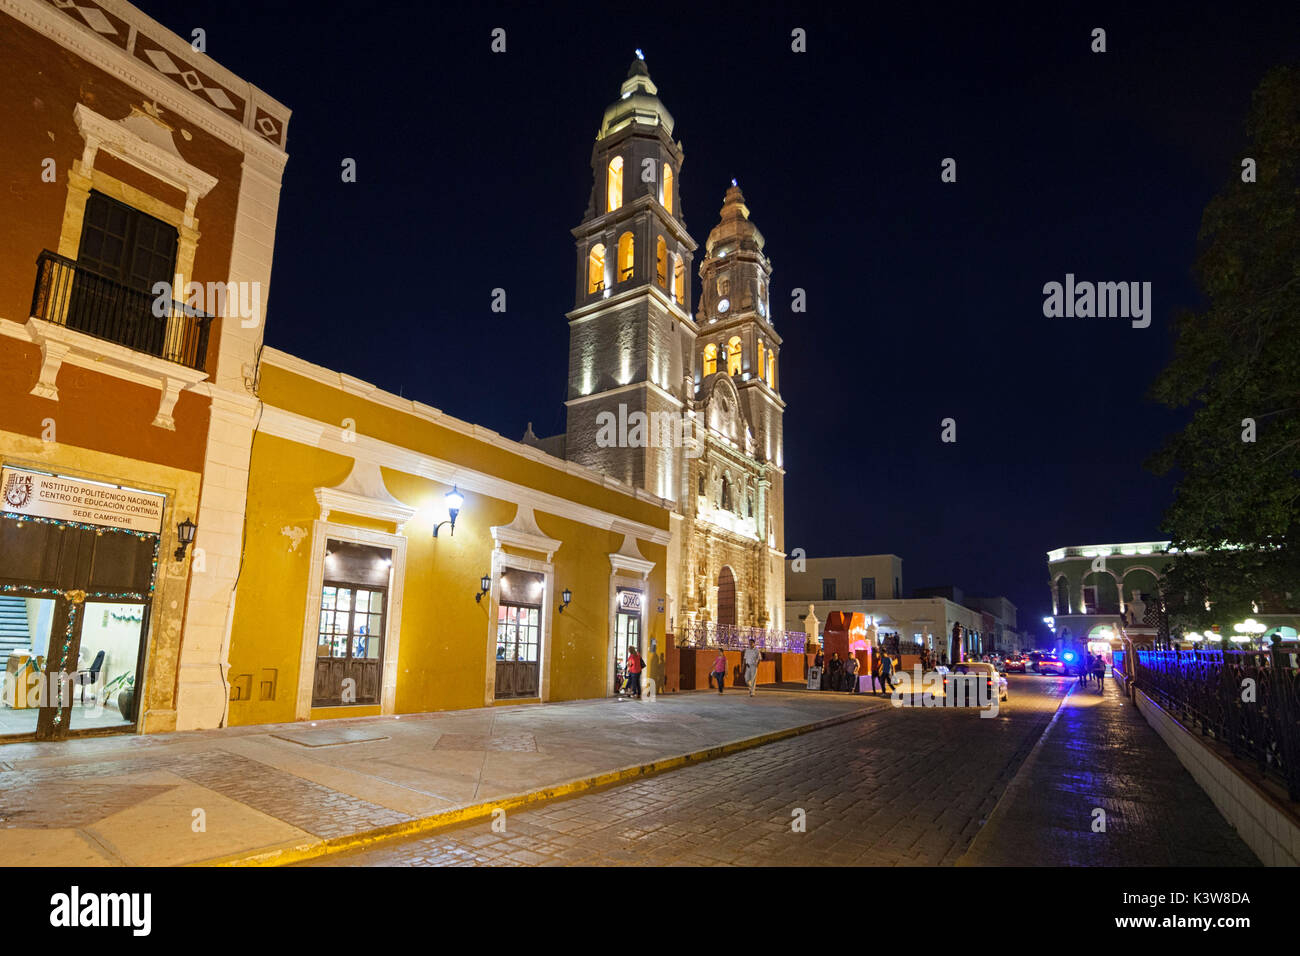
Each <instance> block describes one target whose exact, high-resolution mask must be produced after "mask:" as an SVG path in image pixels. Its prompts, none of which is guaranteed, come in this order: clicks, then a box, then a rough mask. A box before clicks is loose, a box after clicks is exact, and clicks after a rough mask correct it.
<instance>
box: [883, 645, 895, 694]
mask: <svg viewBox="0 0 1300 956" xmlns="http://www.w3.org/2000/svg"><path fill="white" fill-rule="evenodd" d="M880 683H881V684H882V685H884V692H885V693H886V694H888V693H891V692H892V691H893V689H894V661H893V658H891V657H890V656H889V655H888V654H881V655H880Z"/></svg>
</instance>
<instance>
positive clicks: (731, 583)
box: [718, 565, 736, 627]
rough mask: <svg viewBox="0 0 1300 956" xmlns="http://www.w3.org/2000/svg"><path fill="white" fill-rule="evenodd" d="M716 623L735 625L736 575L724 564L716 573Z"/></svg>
mask: <svg viewBox="0 0 1300 956" xmlns="http://www.w3.org/2000/svg"><path fill="white" fill-rule="evenodd" d="M718 623H719V624H729V625H731V626H732V627H735V626H736V576H735V575H734V574H732V573H731V568H730V567H729V566H726V565H724V566H723V568H722V571H721V572H719V574H718Z"/></svg>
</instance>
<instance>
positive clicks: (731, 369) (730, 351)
mask: <svg viewBox="0 0 1300 956" xmlns="http://www.w3.org/2000/svg"><path fill="white" fill-rule="evenodd" d="M727 374H728V375H739V374H740V336H739V335H733V336H732V337H731V338H730V339H729V340H728V341H727Z"/></svg>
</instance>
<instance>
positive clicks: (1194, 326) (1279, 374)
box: [1147, 67, 1300, 627]
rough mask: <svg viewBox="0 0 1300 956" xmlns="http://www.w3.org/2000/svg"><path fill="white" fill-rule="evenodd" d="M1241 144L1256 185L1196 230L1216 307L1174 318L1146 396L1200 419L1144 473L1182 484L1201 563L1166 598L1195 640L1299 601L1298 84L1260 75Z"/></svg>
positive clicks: (1282, 73) (1234, 189) (1242, 187)
mask: <svg viewBox="0 0 1300 956" xmlns="http://www.w3.org/2000/svg"><path fill="white" fill-rule="evenodd" d="M1246 132H1247V134H1248V136H1249V138H1250V145H1249V146H1248V147H1247V148H1246V150H1245V151H1244V152H1243V154H1242V160H1243V161H1244V160H1245V159H1246V158H1250V159H1253V160H1254V165H1255V175H1254V177H1250V176H1248V175H1247V174H1246V172H1245V170H1244V166H1243V167H1241V168H1237V169H1235V170H1234V174H1233V178H1232V181H1231V182H1230V183H1229V184H1228V185H1227V186H1226V187H1225V188H1224V189H1223V190H1222V191H1221V192H1220V193H1219V194H1218V195H1217V196H1216V197H1215V198H1214V199H1213V200H1211V202H1210V204H1209V205H1208V206H1207V207H1206V209H1205V213H1204V216H1203V218H1202V220H1201V230H1200V235H1199V240H1200V245H1201V248H1200V251H1199V253H1198V258H1197V261H1196V265H1195V273H1196V277H1197V281H1198V284H1199V285H1200V288H1201V290H1202V291H1203V293H1204V295H1205V298H1206V300H1207V301H1208V303H1209V305H1208V307H1207V308H1205V309H1204V310H1203V311H1199V312H1193V311H1183V312H1181V313H1179V314H1178V315H1177V316H1176V319H1175V330H1176V334H1177V340H1176V343H1175V346H1174V356H1173V359H1172V360H1171V361H1170V363H1169V365H1168V366H1167V367H1166V368H1165V369H1164V371H1163V372H1162V373H1161V374H1160V376H1159V377H1158V378H1157V380H1156V382H1155V383H1154V385H1153V386H1152V389H1151V395H1152V397H1153V398H1154V399H1156V400H1157V401H1159V402H1161V403H1162V404H1164V405H1166V406H1168V407H1170V408H1183V407H1188V406H1190V407H1191V408H1192V409H1193V412H1192V416H1191V420H1190V421H1189V423H1188V424H1187V426H1186V427H1185V428H1184V429H1183V430H1182V431H1181V432H1179V433H1178V434H1175V435H1173V436H1171V437H1170V438H1169V439H1168V440H1167V441H1166V442H1165V444H1164V447H1163V448H1161V450H1160V451H1159V452H1157V453H1156V454H1155V455H1154V456H1153V457H1152V458H1151V459H1150V460H1149V461H1148V463H1147V464H1148V467H1149V468H1151V469H1152V470H1154V471H1156V472H1157V473H1160V474H1164V473H1166V472H1169V471H1170V470H1173V469H1176V471H1177V473H1178V483H1177V486H1176V489H1175V497H1174V501H1173V502H1172V504H1171V505H1170V507H1169V509H1168V511H1167V512H1166V513H1165V519H1164V529H1165V531H1166V533H1168V534H1169V535H1170V537H1171V538H1172V539H1173V546H1174V547H1177V548H1178V549H1179V551H1187V550H1192V551H1195V552H1200V553H1197V554H1180V555H1179V556H1178V559H1177V560H1176V562H1175V563H1174V565H1173V567H1172V568H1171V569H1170V571H1169V573H1168V576H1167V577H1166V580H1165V591H1166V594H1167V595H1168V599H1169V610H1170V613H1171V614H1172V615H1173V616H1174V618H1175V620H1176V621H1177V622H1179V623H1183V624H1190V625H1192V626H1194V627H1196V626H1204V625H1206V624H1209V623H1212V622H1213V623H1220V624H1224V623H1228V621H1230V620H1231V621H1236V620H1240V619H1241V617H1243V616H1248V615H1249V614H1251V613H1252V605H1253V603H1255V602H1258V604H1259V606H1260V609H1261V610H1264V609H1265V608H1266V607H1267V608H1273V609H1281V606H1282V605H1294V604H1296V603H1297V598H1300V560H1298V556H1297V553H1296V548H1295V547H1294V545H1296V544H1297V540H1296V533H1297V530H1298V529H1300V481H1298V480H1297V479H1298V477H1300V474H1298V473H1300V71H1298V70H1297V69H1296V68H1294V67H1278V68H1275V69H1273V70H1271V71H1270V72H1269V73H1268V75H1267V76H1265V78H1264V80H1263V81H1262V82H1261V83H1260V85H1259V87H1258V88H1257V89H1256V90H1255V93H1254V96H1253V98H1252V105H1251V110H1250V113H1249V116H1248V119H1247V121H1246ZM1248 178H1255V179H1256V180H1257V181H1255V182H1248V181H1245V180H1246V179H1248ZM1250 439H1253V440H1250ZM1289 592H1295V593H1296V597H1290V596H1288V593H1289ZM1207 600H1209V601H1210V602H1212V608H1213V610H1209V611H1207V609H1206V608H1205V602H1206V601H1207Z"/></svg>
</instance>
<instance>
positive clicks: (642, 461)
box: [524, 51, 785, 644]
mask: <svg viewBox="0 0 1300 956" xmlns="http://www.w3.org/2000/svg"><path fill="white" fill-rule="evenodd" d="M657 93H658V90H657V88H656V86H655V84H654V82H653V81H652V80H651V79H650V73H649V70H648V69H647V68H646V64H645V62H644V60H643V59H642V57H641V55H640V51H638V55H637V58H636V59H634V60H633V61H632V65H631V67H630V69H629V70H628V75H627V79H626V80H625V81H624V83H623V86H622V88H621V90H620V95H619V97H618V99H616V100H615V101H614V102H613V103H612V104H611V105H610V106H609V107H608V108H606V110H605V114H604V117H603V119H602V120H601V124H600V129H599V131H598V133H597V134H596V141H595V145H594V147H593V149H592V157H591V168H592V174H593V177H592V178H593V185H592V190H591V198H590V200H589V202H588V203H587V209H586V213H585V215H584V216H583V218H582V221H581V222H580V223H579V224H578V226H577V227H576V228H574V229H573V235H574V238H575V240H576V253H577V254H576V262H575V272H574V280H575V289H576V295H575V303H574V308H573V310H572V311H571V312H569V313H568V316H567V317H568V320H569V387H568V399H567V402H566V406H567V421H566V429H565V432H564V434H562V435H556V436H551V437H549V438H543V439H539V438H537V437H536V436H534V435H533V434H532V430H531V426H530V429H529V433H528V434H527V435H526V436H525V438H524V441H525V442H527V443H530V444H534V445H536V446H538V447H540V448H543V449H544V450H546V451H549V452H550V453H552V454H554V455H557V456H559V457H562V458H566V459H568V460H569V461H573V462H576V463H579V464H582V465H586V466H588V467H591V468H594V469H597V470H599V471H601V472H603V473H605V474H607V475H609V476H611V477H613V478H617V479H618V480H619V481H622V482H624V483H626V484H628V485H631V486H632V487H634V488H637V489H640V490H643V491H645V492H648V493H650V494H653V495H655V496H657V497H659V498H662V499H664V500H665V501H667V502H668V503H669V507H670V508H671V510H672V531H673V534H672V543H671V545H670V546H669V554H668V568H667V591H668V599H667V603H668V607H667V608H666V611H667V614H668V624H669V630H670V631H672V632H673V633H674V634H675V635H676V637H677V639H678V641H679V642H680V641H683V640H684V641H686V642H688V643H698V644H705V643H710V644H711V643H714V639H715V637H716V636H717V634H718V631H717V626H720V625H730V626H732V627H740V628H746V627H748V628H757V629H764V630H780V629H783V628H784V626H785V622H784V615H785V583H784V557H785V555H784V548H785V540H784V539H785V529H784V476H785V470H784V460H783V454H782V433H781V422H782V414H783V411H784V409H785V403H784V402H783V401H782V400H781V394H780V379H779V365H778V362H779V354H780V350H781V336H780V335H779V334H777V331H776V329H775V327H774V319H773V315H772V307H771V303H770V300H769V288H770V285H769V280H770V277H771V272H772V266H771V263H770V262H769V260H768V258H767V256H766V255H764V254H763V244H764V239H763V234H762V233H761V232H759V230H758V227H757V226H755V225H754V223H753V222H752V221H751V220H750V213H749V207H748V206H747V205H746V203H745V197H744V195H743V194H742V193H741V191H740V187H739V186H738V185H737V184H736V182H735V180H732V182H731V186H730V188H728V189H727V190H726V194H725V196H724V197H723V203H722V209H721V212H720V218H719V221H718V223H717V225H715V226H714V227H713V229H712V231H711V232H710V233H709V235H708V239H707V240H706V242H705V244H704V253H703V256H702V257H701V261H700V264H699V269H698V275H699V280H700V289H699V295H698V303H699V304H698V307H697V308H696V309H695V312H694V314H692V312H691V305H692V302H693V301H694V300H695V298H696V297H695V296H694V290H693V289H692V280H691V273H692V265H693V263H694V257H695V252H696V250H697V248H698V245H697V243H696V241H695V240H694V239H692V238H691V235H690V233H689V232H688V231H687V228H686V223H685V219H684V216H683V211H682V201H681V195H680V192H679V189H678V184H679V182H680V179H681V168H682V160H683V151H682V144H681V143H680V142H679V141H674V139H673V117H672V114H670V113H669V112H668V110H667V109H666V108H665V106H664V104H663V103H662V102H661V101H660V99H659V97H658V95H657ZM629 425H631V427H630V428H629V427H628V426H629ZM724 633H726V632H725V631H724ZM731 633H733V634H734V633H735V632H731ZM741 636H744V635H743V632H742V634H741Z"/></svg>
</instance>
